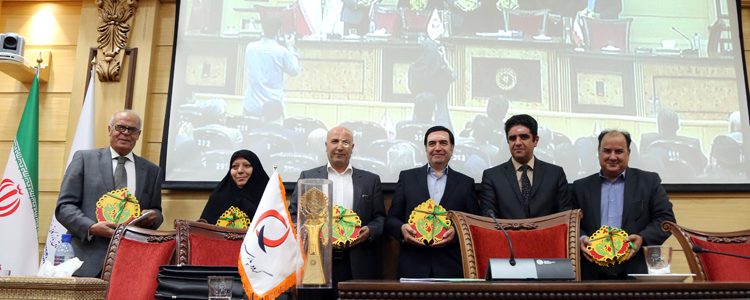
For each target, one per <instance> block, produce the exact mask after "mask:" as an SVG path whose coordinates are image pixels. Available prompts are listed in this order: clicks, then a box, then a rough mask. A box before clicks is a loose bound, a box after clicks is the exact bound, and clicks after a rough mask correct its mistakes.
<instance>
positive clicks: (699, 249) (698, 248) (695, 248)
mask: <svg viewBox="0 0 750 300" xmlns="http://www.w3.org/2000/svg"><path fill="white" fill-rule="evenodd" d="M693 252H695V253H712V254H718V255H726V256H732V257H736V258H742V259H750V256H746V255H740V254H734V253H729V252H723V251H716V250H710V249H706V248H703V247H701V246H693Z"/></svg>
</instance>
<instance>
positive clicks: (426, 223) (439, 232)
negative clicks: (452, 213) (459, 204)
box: [401, 199, 454, 247]
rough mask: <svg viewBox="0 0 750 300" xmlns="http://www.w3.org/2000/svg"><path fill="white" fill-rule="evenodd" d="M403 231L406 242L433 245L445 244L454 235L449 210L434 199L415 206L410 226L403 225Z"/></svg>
mask: <svg viewBox="0 0 750 300" xmlns="http://www.w3.org/2000/svg"><path fill="white" fill-rule="evenodd" d="M405 225H406V224H405ZM401 231H402V233H403V234H404V240H405V241H406V242H408V243H412V244H415V245H430V246H433V247H441V246H444V245H445V244H446V243H448V242H450V241H451V240H452V239H453V235H454V230H453V228H452V227H451V221H450V220H448V212H447V211H446V210H445V208H443V207H442V206H440V205H439V204H437V203H435V201H434V200H432V199H427V201H425V202H422V203H421V204H419V205H418V206H417V207H415V208H414V210H413V211H412V212H411V215H409V222H408V228H404V227H402V228H401Z"/></svg>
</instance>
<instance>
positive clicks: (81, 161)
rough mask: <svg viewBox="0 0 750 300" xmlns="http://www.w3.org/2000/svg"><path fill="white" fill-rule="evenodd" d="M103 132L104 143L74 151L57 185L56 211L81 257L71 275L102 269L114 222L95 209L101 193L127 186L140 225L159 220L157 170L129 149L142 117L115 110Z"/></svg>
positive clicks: (92, 274)
mask: <svg viewBox="0 0 750 300" xmlns="http://www.w3.org/2000/svg"><path fill="white" fill-rule="evenodd" d="M107 132H108V134H109V147H106V148H99V149H92V150H81V151H77V152H76V153H75V154H74V155H73V160H71V162H70V165H69V166H68V169H67V170H65V176H64V177H63V182H62V185H61V186H60V196H59V198H58V200H57V207H56V208H55V217H57V220H59V221H60V224H62V225H63V226H65V228H66V229H68V232H69V233H71V234H72V235H73V236H74V237H75V238H74V239H73V242H72V245H73V250H74V251H75V254H76V257H78V258H80V259H81V260H82V261H83V265H82V266H81V268H80V269H78V270H77V271H76V272H75V273H74V274H73V275H74V276H82V277H99V274H100V273H101V271H102V266H103V263H104V254H105V253H106V250H107V246H108V245H109V241H110V239H111V238H112V235H113V234H114V229H115V227H117V225H118V224H116V223H114V222H110V221H107V220H103V217H102V216H100V215H98V214H97V211H96V210H97V206H96V203H97V201H98V200H99V198H101V197H102V196H103V195H105V194H106V193H108V192H110V191H112V190H115V189H120V188H124V187H127V188H128V190H129V191H130V193H131V194H133V195H135V198H136V199H138V204H139V205H140V209H141V215H142V216H143V217H142V218H140V219H139V223H138V224H137V225H138V226H140V227H145V228H151V229H157V228H159V225H161V222H162V220H163V217H162V213H161V174H160V173H161V171H160V169H159V167H158V166H157V165H155V164H153V163H151V162H150V161H148V160H146V159H143V158H141V157H140V156H136V155H134V154H133V148H135V143H136V142H137V141H138V137H140V134H141V118H140V117H139V116H138V114H136V113H135V112H133V111H131V110H123V111H118V112H116V113H114V114H113V115H112V119H111V120H110V123H109V126H107ZM120 157H122V158H120ZM118 161H119V162H118ZM118 164H119V165H121V166H118Z"/></svg>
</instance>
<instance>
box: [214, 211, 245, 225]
mask: <svg viewBox="0 0 750 300" xmlns="http://www.w3.org/2000/svg"><path fill="white" fill-rule="evenodd" d="M216 225H217V226H221V227H229V228H240V229H247V227H249V226H250V218H248V217H247V214H246V213H245V212H244V211H242V210H241V209H239V208H237V207H235V206H230V207H229V208H228V209H227V210H226V211H225V212H224V213H223V214H221V217H219V219H218V220H216Z"/></svg>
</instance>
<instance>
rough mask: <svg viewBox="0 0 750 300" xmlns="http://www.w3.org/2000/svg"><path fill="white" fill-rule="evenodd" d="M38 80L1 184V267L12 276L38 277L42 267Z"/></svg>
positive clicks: (23, 116)
mask: <svg viewBox="0 0 750 300" xmlns="http://www.w3.org/2000/svg"><path fill="white" fill-rule="evenodd" d="M38 159H39V78H38V76H37V77H34V81H33V82H32V83H31V90H30V91H29V97H28V98H27V99H26V107H25V108H24V109H23V115H22V116H21V123H20V125H19V126H18V132H17V133H16V140H15V141H13V146H12V148H11V149H10V155H9V156H8V163H7V165H6V166H5V172H4V173H3V177H2V180H1V181H0V266H1V267H2V269H3V270H11V272H12V275H36V273H37V268H38V267H39V248H38V246H39V245H38V244H39V241H38V238H37V228H38V227H39V206H38V199H37V197H38V195H37V188H38V186H39V184H38V182H39V179H38V177H39V176H38Z"/></svg>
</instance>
